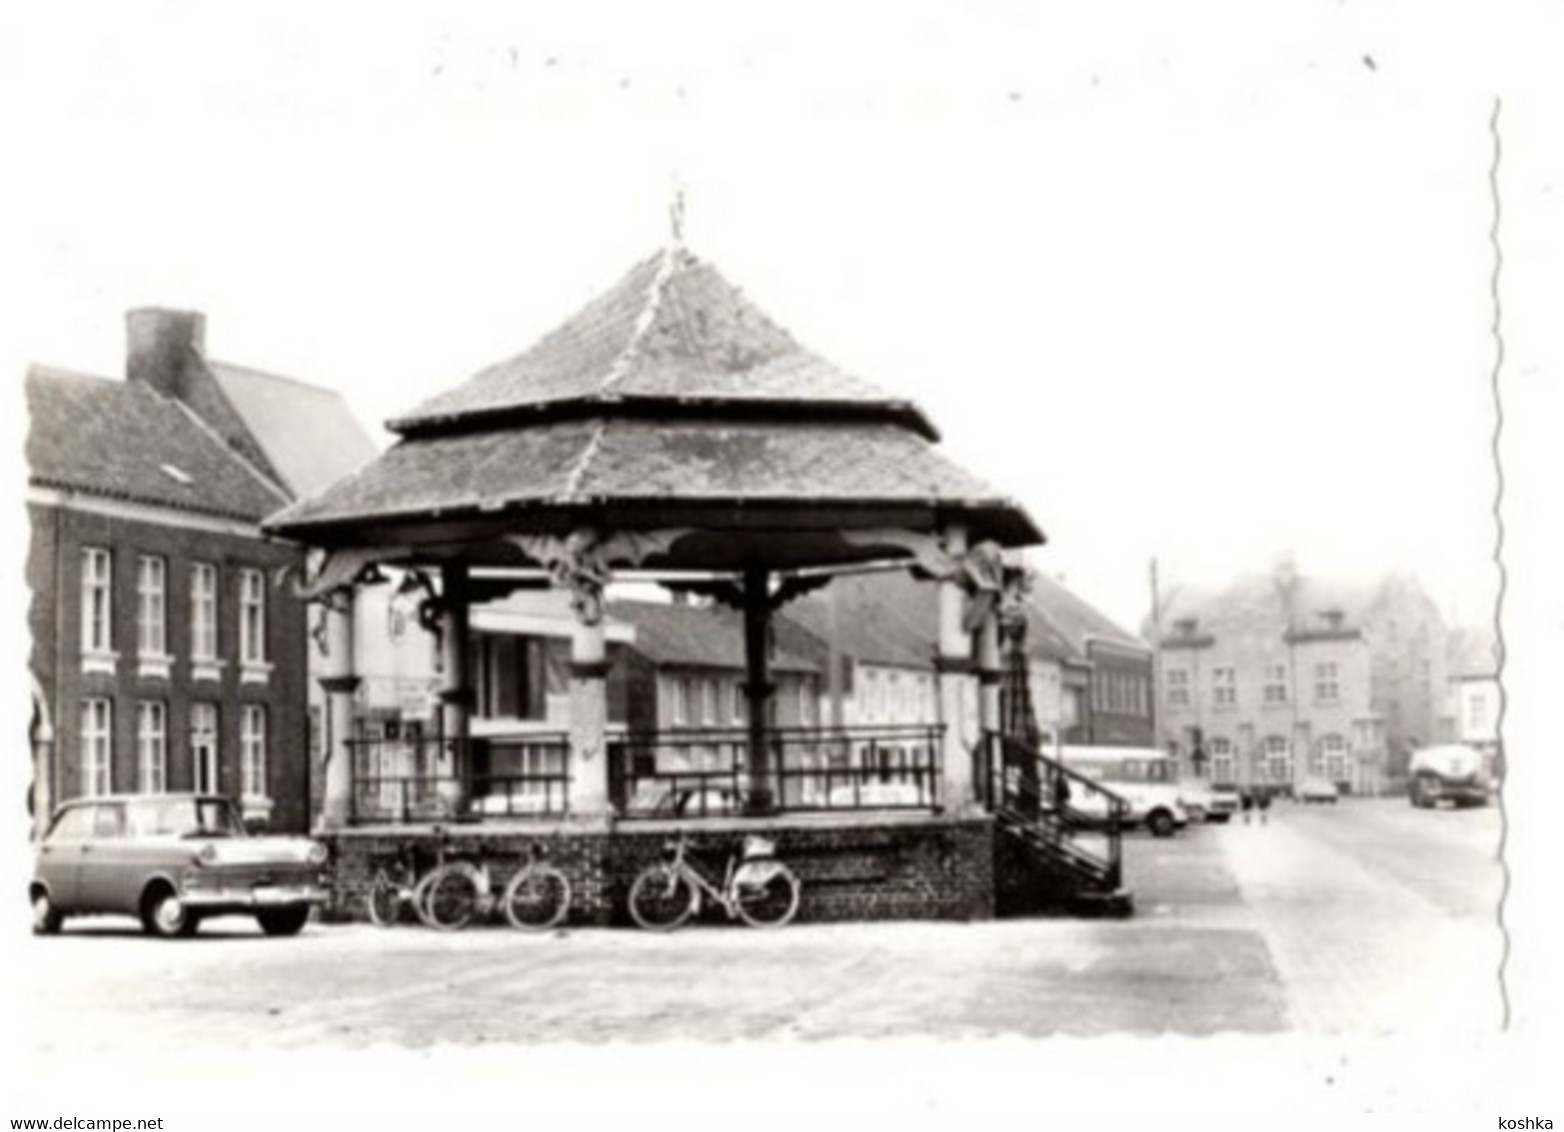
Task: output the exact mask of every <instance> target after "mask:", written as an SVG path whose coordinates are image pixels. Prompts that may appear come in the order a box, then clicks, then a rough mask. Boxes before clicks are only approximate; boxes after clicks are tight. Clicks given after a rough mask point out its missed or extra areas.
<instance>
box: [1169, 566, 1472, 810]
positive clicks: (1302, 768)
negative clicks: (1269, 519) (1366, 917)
mask: <svg viewBox="0 0 1564 1132" xmlns="http://www.w3.org/2000/svg"><path fill="white" fill-rule="evenodd" d="M1162 626H1163V631H1162V633H1161V635H1160V638H1159V650H1158V689H1159V691H1158V695H1159V700H1160V716H1159V728H1158V730H1159V738H1160V740H1161V742H1163V743H1164V744H1166V745H1167V746H1168V747H1169V748H1170V749H1172V750H1174V751H1175V752H1177V753H1178V754H1179V756H1180V757H1181V758H1182V759H1184V760H1187V766H1188V769H1190V770H1191V771H1194V772H1195V773H1201V774H1209V775H1210V776H1211V777H1212V778H1213V779H1214V780H1216V781H1229V782H1235V783H1237V784H1239V785H1250V784H1266V785H1271V786H1276V787H1285V786H1288V785H1291V784H1295V783H1296V782H1297V781H1298V780H1300V779H1302V778H1305V777H1322V778H1328V779H1331V780H1333V781H1335V782H1337V783H1338V785H1340V786H1341V787H1342V788H1344V789H1348V790H1353V791H1357V792H1365V793H1375V792H1378V791H1380V790H1382V789H1384V788H1386V786H1387V785H1389V784H1391V783H1393V782H1394V781H1396V780H1397V779H1399V778H1400V777H1401V776H1402V775H1404V773H1405V768H1406V761H1407V758H1408V756H1409V754H1410V752H1411V751H1412V750H1413V749H1414V748H1415V747H1417V746H1419V745H1422V744H1424V743H1427V742H1430V741H1432V740H1433V739H1434V738H1435V737H1437V736H1440V735H1443V734H1446V733H1447V730H1448V720H1447V718H1446V714H1447V708H1446V700H1445V696H1444V688H1445V686H1446V678H1445V667H1446V660H1445V629H1444V624H1443V621H1442V619H1441V618H1440V616H1439V612H1438V609H1437V607H1436V606H1435V605H1434V603H1433V602H1432V601H1431V600H1430V599H1429V598H1428V596H1427V595H1426V594H1425V593H1424V592H1423V591H1422V589H1421V587H1420V586H1419V585H1418V584H1417V582H1416V581H1415V580H1413V579H1411V578H1408V577H1405V576H1399V575H1392V576H1388V577H1385V578H1382V579H1380V580H1378V581H1376V582H1373V583H1349V582H1343V581H1340V580H1336V579H1326V578H1310V577H1303V576H1300V575H1298V574H1297V573H1296V572H1295V571H1293V570H1292V569H1291V568H1290V567H1289V566H1286V565H1285V564H1284V565H1283V566H1282V567H1280V568H1278V569H1277V570H1276V571H1274V572H1272V573H1271V574H1269V575H1251V576H1246V577H1244V578H1240V579H1239V580H1237V581H1236V582H1234V583H1232V584H1231V585H1229V586H1226V587H1224V588H1222V589H1220V590H1216V591H1197V590H1193V589H1182V590H1174V591H1172V592H1170V593H1169V594H1167V595H1165V597H1164V602H1163V609H1162Z"/></svg>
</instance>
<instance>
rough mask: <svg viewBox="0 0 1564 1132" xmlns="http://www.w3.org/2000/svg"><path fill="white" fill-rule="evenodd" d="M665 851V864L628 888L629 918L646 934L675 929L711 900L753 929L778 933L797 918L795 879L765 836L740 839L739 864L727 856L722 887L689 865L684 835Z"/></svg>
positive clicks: (643, 872) (648, 869) (654, 867)
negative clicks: (776, 855) (741, 849)
mask: <svg viewBox="0 0 1564 1132" xmlns="http://www.w3.org/2000/svg"><path fill="white" fill-rule="evenodd" d="M664 852H665V853H666V854H667V855H668V859H666V860H664V861H660V862H658V863H657V864H655V865H648V866H647V867H646V868H645V869H643V870H641V873H640V875H638V876H637V877H636V878H635V883H634V884H632V885H631V886H630V915H631V917H632V918H633V919H634V920H635V922H636V923H637V924H639V925H640V926H641V927H643V928H645V929H647V930H648V931H672V930H673V929H674V928H677V927H679V926H680V925H682V924H683V923H685V922H686V921H687V920H689V918H690V917H691V916H693V915H695V914H696V912H698V911H699V910H700V905H701V898H702V896H704V897H705V898H706V899H708V900H713V901H715V902H716V903H717V906H718V907H720V908H721V909H722V910H723V911H724V912H726V913H727V916H728V919H730V920H731V919H740V920H743V921H744V922H745V923H746V924H749V925H750V926H751V927H756V928H779V927H781V926H783V925H784V924H786V923H788V922H789V921H790V920H792V918H793V917H794V916H795V915H796V914H797V913H798V898H799V891H800V890H799V883H798V878H797V877H796V876H794V875H793V870H791V869H789V868H788V867H787V866H786V865H784V864H783V863H782V862H781V861H778V860H777V859H776V857H775V852H776V847H775V845H773V844H772V842H770V841H768V840H767V839H765V838H763V837H754V836H751V837H746V838H745V839H744V843H743V852H742V860H741V859H740V855H738V854H730V855H729V857H728V864H727V867H726V869H725V870H724V873H723V878H722V884H721V885H720V886H719V885H716V884H713V883H712V882H711V880H710V879H709V878H708V877H707V876H706V875H705V874H704V873H702V872H701V870H700V869H699V868H698V867H697V866H696V865H695V864H693V863H692V862H691V861H690V860H689V855H688V844H687V842H686V839H685V837H684V835H682V834H681V835H680V837H679V840H678V841H676V842H669V843H668V844H667V845H666V846H664Z"/></svg>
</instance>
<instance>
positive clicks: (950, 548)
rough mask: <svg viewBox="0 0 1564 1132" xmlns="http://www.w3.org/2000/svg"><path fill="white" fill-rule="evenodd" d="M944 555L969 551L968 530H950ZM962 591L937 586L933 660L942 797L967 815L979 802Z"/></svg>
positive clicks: (952, 585)
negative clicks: (969, 734)
mask: <svg viewBox="0 0 1564 1132" xmlns="http://www.w3.org/2000/svg"><path fill="white" fill-rule="evenodd" d="M944 543H945V553H946V554H948V555H949V556H950V557H951V558H954V559H956V560H958V561H959V560H960V559H961V558H962V557H963V556H964V555H965V554H966V552H967V532H966V529H965V528H963V527H959V526H952V527H948V528H947V529H946V530H945V535H944ZM965 613H966V593H965V591H964V590H963V588H962V583H961V579H960V578H959V577H950V578H945V579H943V580H941V581H940V583H939V654H938V655H937V656H936V657H935V659H934V668H935V671H936V672H938V674H939V712H940V714H939V721H940V723H941V724H943V725H944V728H945V738H944V743H943V750H942V752H941V761H942V762H943V764H944V765H943V767H942V768H941V783H940V797H941V801H942V803H943V805H944V808H945V811H946V812H947V813H958V814H959V813H966V812H969V811H971V810H972V809H973V808H974V807H975V805H976V802H977V796H976V794H975V792H974V790H973V785H974V784H973V781H972V777H973V776H972V753H971V752H970V751H968V750H967V745H966V742H965V733H966V730H967V723H968V720H967V718H966V688H967V686H968V684H969V682H970V681H971V679H972V672H973V664H972V642H971V639H970V638H969V636H968V634H967V630H966V626H965V625H964V624H963V621H964V616H965Z"/></svg>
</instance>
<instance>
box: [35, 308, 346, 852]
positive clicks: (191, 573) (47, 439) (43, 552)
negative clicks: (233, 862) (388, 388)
mask: <svg viewBox="0 0 1564 1132" xmlns="http://www.w3.org/2000/svg"><path fill="white" fill-rule="evenodd" d="M128 331H129V342H128V351H127V361H126V380H123V381H120V380H111V379H106V378H101V377H91V376H86V375H82V374H76V373H69V372H65V371H62V370H58V369H52V368H49V367H45V366H35V367H33V368H32V369H31V370H30V371H29V373H28V375H27V395H28V405H29V409H30V411H31V429H30V432H29V435H28V442H27V456H28V463H29V485H28V497H27V501H28V514H29V518H30V520H31V526H32V541H31V545H30V547H29V552H28V561H27V573H28V581H29V583H30V586H31V589H32V595H33V596H32V605H31V608H30V613H29V624H30V628H31V631H32V653H31V669H32V672H33V676H34V697H35V700H36V701H37V702H36V703H35V726H34V739H35V743H34V760H35V765H34V789H33V798H32V805H33V810H34V813H35V815H36V816H37V818H38V820H40V821H41V820H43V818H44V817H45V816H46V815H47V814H48V813H49V812H50V811H51V809H52V808H53V806H55V805H56V804H58V803H59V802H60V801H62V800H64V799H67V798H71V797H77V796H80V795H83V794H98V793H108V792H149V793H156V792H161V791H165V790H169V791H173V790H192V789H196V790H211V791H215V792H218V793H222V794H226V795H229V796H231V797H233V798H234V799H235V800H237V801H238V802H240V804H241V805H242V807H243V810H244V812H245V815H246V817H247V819H249V820H252V821H257V822H262V823H265V824H267V825H269V826H270V827H271V828H274V829H283V830H303V829H304V828H306V826H307V823H308V816H309V815H308V811H309V805H308V795H309V781H308V779H309V765H308V760H307V758H306V750H307V715H306V706H305V705H306V696H307V691H306V685H307V682H308V659H307V658H308V650H307V645H306V615H305V608H304V605H303V603H302V602H300V601H299V600H298V599H297V598H295V597H294V596H293V593H292V589H291V586H290V585H289V584H288V582H289V579H290V578H291V577H296V576H297V573H298V572H299V571H300V570H301V569H302V567H303V564H304V563H303V555H302V551H301V550H300V549H299V548H297V547H296V546H294V545H292V544H290V543H287V542H282V541H278V540H274V539H270V538H266V537H263V535H262V534H261V530H260V521H261V520H262V519H263V518H265V517H266V516H267V515H268V514H270V513H272V512H274V511H276V510H277V509H279V508H280V507H282V506H284V505H286V504H287V503H288V502H289V501H290V500H291V499H292V498H294V496H295V494H296V493H297V492H298V491H299V490H300V489H301V487H302V486H308V485H307V484H305V483H304V480H305V479H306V478H308V477H307V475H306V473H308V472H309V470H310V469H311V468H312V467H318V468H319V469H320V470H319V472H318V477H324V476H326V475H329V474H331V471H332V470H333V468H334V467H340V466H341V462H342V461H343V460H345V459H352V458H355V457H356V456H358V455H361V454H362V452H363V450H362V449H359V450H357V451H356V452H355V451H353V450H351V449H349V448H347V447H346V446H345V445H344V444H342V443H341V442H340V438H338V439H337V442H335V443H333V444H331V445H324V444H323V443H322V441H323V440H324V439H325V438H326V437H325V435H324V434H323V428H324V429H326V430H327V431H329V432H330V434H331V435H332V436H333V437H337V434H338V433H340V431H341V429H340V427H339V426H340V424H341V422H342V421H343V420H344V419H349V418H347V415H346V411H345V409H344V408H343V407H342V406H341V402H340V399H339V398H337V397H336V395H335V394H331V393H328V392H326V391H324V390H319V389H316V388H314V387H311V386H305V385H301V384H300V383H297V382H293V381H290V380H288V379H283V378H273V377H270V376H268V375H265V374H259V373H256V372H255V371H252V370H245V369H240V368H239V367H233V366H227V365H224V364H223V363H220V362H215V361H211V360H209V359H208V358H207V357H206V355H205V351H204V334H203V331H204V320H203V319H202V317H201V316H200V315H199V314H194V313H188V312H177V311H163V310H142V311H133V312H131V314H130V315H129V316H128ZM295 418H297V420H295ZM353 427H354V428H355V429H356V426H353ZM357 436H358V437H360V438H362V437H363V434H362V431H358V432H357ZM364 443H365V444H367V439H366V440H365V441H364Z"/></svg>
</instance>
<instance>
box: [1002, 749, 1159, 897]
mask: <svg viewBox="0 0 1564 1132" xmlns="http://www.w3.org/2000/svg"><path fill="white" fill-rule="evenodd" d="M989 739H990V742H992V743H995V744H996V746H995V747H991V748H990V750H991V751H994V750H996V748H997V754H998V756H999V757H997V758H993V759H991V765H990V768H989V771H990V773H989V776H988V777H989V780H990V781H989V790H990V796H989V805H990V808H991V809H993V810H994V812H995V813H1003V814H1004V815H1005V816H1006V817H1008V818H1010V819H1011V820H1013V821H1016V822H1018V823H1020V824H1023V825H1028V826H1032V827H1033V828H1035V829H1036V830H1037V832H1038V833H1039V834H1040V835H1041V836H1043V837H1044V839H1045V840H1046V841H1048V842H1049V843H1050V844H1051V847H1052V848H1053V849H1054V850H1055V851H1057V853H1058V854H1059V855H1061V856H1066V857H1069V858H1071V859H1073V860H1076V861H1078V862H1092V863H1094V864H1095V866H1096V867H1097V869H1100V870H1101V873H1102V875H1103V876H1105V877H1106V878H1109V879H1110V881H1111V883H1113V884H1117V883H1118V880H1119V877H1120V869H1121V864H1122V859H1123V853H1122V838H1123V833H1122V825H1123V820H1124V818H1125V817H1126V816H1127V815H1128V813H1129V811H1130V804H1129V802H1128V800H1127V799H1125V798H1124V796H1123V795H1121V794H1119V793H1118V792H1116V791H1114V790H1112V789H1110V788H1108V787H1107V786H1104V785H1103V784H1102V783H1101V782H1098V781H1097V780H1096V779H1094V778H1092V777H1091V776H1089V775H1086V774H1082V773H1081V772H1080V771H1077V770H1073V769H1071V768H1070V767H1068V766H1066V765H1065V764H1064V763H1062V762H1060V761H1059V760H1058V759H1053V758H1049V757H1048V756H1047V755H1045V754H1043V752H1042V751H1040V750H1038V749H1037V748H1036V747H1033V746H1032V745H1031V744H1029V743H1025V742H1022V741H1021V740H1019V739H1017V738H1015V737H1014V736H1010V735H1004V734H1001V733H999V732H990V734H989ZM1027 762H1035V764H1036V765H1037V769H1038V779H1037V783H1036V784H1035V785H1034V784H1032V783H1029V782H1027V781H1026V780H1025V779H1018V780H1015V781H1012V780H1011V776H1010V775H1009V774H1008V773H1007V772H1008V771H1010V770H1011V769H1012V768H1016V767H1017V764H1021V765H1025V763H1027ZM1061 780H1062V781H1064V782H1065V783H1066V784H1069V785H1070V786H1071V789H1069V790H1068V791H1067V796H1066V797H1065V798H1064V799H1061V798H1060V797H1059V794H1058V789H1057V783H1058V782H1059V781H1061ZM1044 782H1047V783H1048V784H1049V785H1048V787H1047V788H1044V787H1043V783H1044ZM1083 795H1084V796H1092V795H1100V796H1101V797H1102V798H1103V799H1104V802H1105V805H1104V808H1103V812H1102V813H1100V814H1098V813H1093V812H1089V811H1086V810H1082V809H1081V808H1080V807H1079V806H1078V805H1075V804H1074V803H1075V802H1076V800H1077V799H1079V798H1080V797H1082V796H1083ZM1012 799H1014V800H1015V801H1018V802H1020V803H1021V805H1019V806H1018V805H1015V804H1013V803H1012ZM1072 827H1073V828H1075V829H1087V828H1100V829H1101V830H1102V831H1103V832H1104V834H1105V835H1106V837H1107V842H1108V856H1107V859H1106V860H1103V859H1101V858H1099V857H1097V856H1096V855H1094V854H1090V853H1087V852H1085V851H1083V850H1081V849H1080V848H1079V847H1077V846H1074V845H1069V844H1067V843H1066V841H1065V840H1064V834H1066V833H1068V832H1069V831H1070V829H1071V828H1072Z"/></svg>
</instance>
